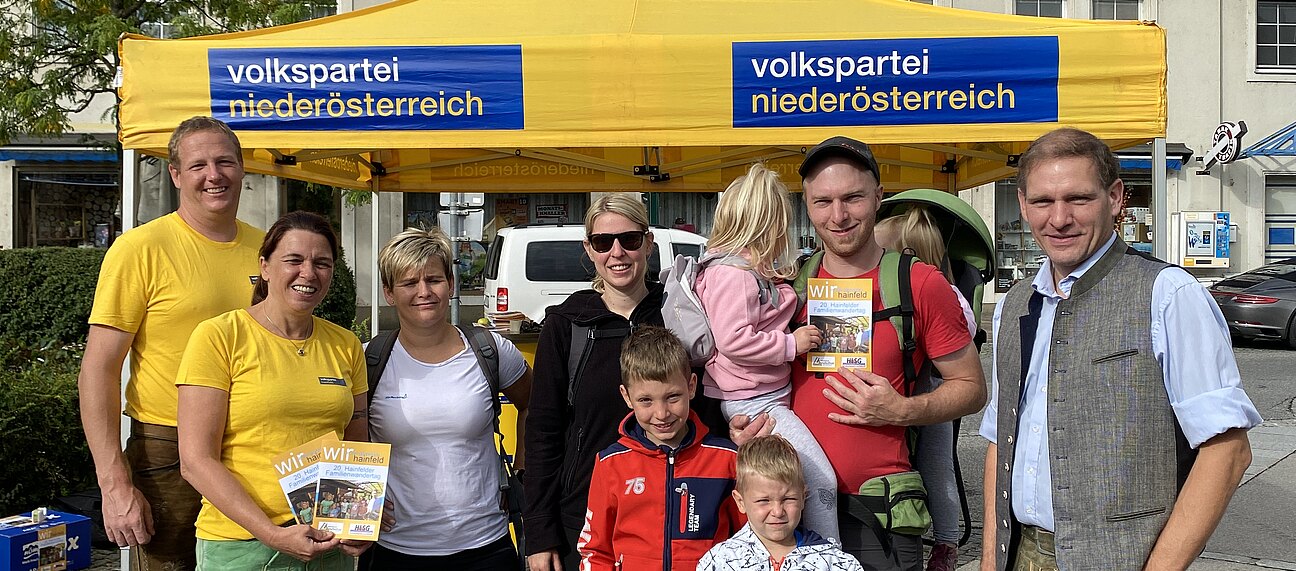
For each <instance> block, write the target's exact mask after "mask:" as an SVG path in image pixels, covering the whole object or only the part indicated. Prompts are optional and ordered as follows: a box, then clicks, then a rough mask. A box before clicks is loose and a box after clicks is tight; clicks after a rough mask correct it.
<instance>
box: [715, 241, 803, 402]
mask: <svg viewBox="0 0 1296 571" xmlns="http://www.w3.org/2000/svg"><path fill="white" fill-rule="evenodd" d="M693 291H695V292H696V293H697V295H698V299H700V300H702V310H703V311H705V312H706V315H707V320H708V321H710V324H711V334H712V335H713V336H714V337H715V344H716V354H715V356H713V357H711V360H710V361H707V364H706V374H705V375H703V377H702V391H703V393H704V394H706V395H707V396H709V397H712V398H719V399H723V400H742V399H746V398H751V397H754V396H758V395H763V394H767V393H770V392H772V391H775V390H778V389H780V388H783V387H784V386H786V385H787V384H788V381H789V374H790V373H791V372H792V366H791V364H790V361H791V360H792V359H793V358H795V357H796V339H795V338H793V337H792V334H791V333H789V332H788V323H789V322H790V321H791V320H792V314H793V312H795V311H796V305H797V301H796V292H794V291H792V286H790V285H788V284H786V283H780V284H778V293H779V295H778V301H777V304H776V305H775V304H771V303H766V304H764V305H762V304H761V303H760V296H759V290H758V289H757V285H756V276H754V275H752V273H751V272H749V271H747V270H745V269H742V268H737V267H733V266H726V265H722V264H710V265H708V266H707V267H706V269H704V270H703V271H702V274H701V275H700V276H698V279H697V282H696V283H695V284H694V286H693Z"/></svg>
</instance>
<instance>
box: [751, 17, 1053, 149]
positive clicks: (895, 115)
mask: <svg viewBox="0 0 1296 571" xmlns="http://www.w3.org/2000/svg"><path fill="white" fill-rule="evenodd" d="M1057 93H1058V39H1057V37H1056V36H1031V37H988V38H926V39H886V40H817V41H789V42H735V43H734V44H733V126H734V127H844V126H852V125H931V124H946V123H1033V122H1054V121H1057V116H1058V102H1057V101H1058V95H1057Z"/></svg>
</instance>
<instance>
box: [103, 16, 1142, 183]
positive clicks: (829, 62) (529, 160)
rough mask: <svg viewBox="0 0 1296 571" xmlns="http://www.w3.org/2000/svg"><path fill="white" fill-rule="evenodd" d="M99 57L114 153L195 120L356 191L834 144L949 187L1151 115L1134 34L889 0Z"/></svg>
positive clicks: (631, 170) (654, 177)
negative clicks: (1046, 144) (109, 93)
mask: <svg viewBox="0 0 1296 571" xmlns="http://www.w3.org/2000/svg"><path fill="white" fill-rule="evenodd" d="M120 52H121V61H122V67H123V77H122V79H123V82H122V86H121V89H120V94H121V97H122V104H121V108H120V112H121V125H122V130H121V133H120V136H121V140H122V143H123V144H124V146H125V147H126V148H127V149H137V150H139V151H140V152H143V153H146V154H152V155H157V156H165V154H166V143H167V139H168V137H169V136H170V132H171V130H172V129H174V127H175V126H176V125H177V124H178V123H179V122H180V121H182V120H183V119H185V118H188V117H190V116H194V115H213V116H215V117H217V118H220V119H222V120H225V121H227V122H229V123H230V124H231V126H233V128H234V129H235V130H236V131H237V132H238V134H239V137H240V138H241V140H242V142H243V144H244V147H245V158H246V164H247V169H248V170H249V171H251V172H257V173H263V174H272V175H278V176H284V177H291V178H297V179H303V180H309V181H314V182H320V183H324V184H330V185H334V186H341V187H347V188H355V189H372V190H392V191H433V192H435V191H447V192H490V191H498V192H527V191H535V192H558V191H562V192H582V191H614V190H626V191H648V192H662V191H716V190H721V189H723V187H724V185H725V183H726V182H727V181H729V180H731V179H732V178H733V177H734V176H736V175H737V174H739V173H740V172H741V171H742V170H743V168H744V167H745V166H746V165H747V164H748V163H750V162H752V161H753V160H756V159H763V160H766V161H768V162H769V163H770V164H772V165H773V166H774V168H776V169H778V170H780V171H781V172H783V173H784V178H785V180H787V181H788V182H789V183H792V185H793V186H794V187H795V186H796V184H797V183H798V182H799V177H797V176H795V175H794V173H795V170H796V165H797V164H798V163H799V161H800V157H801V154H802V153H803V152H804V149H805V148H807V147H809V146H811V145H813V144H814V143H816V142H818V141H820V140H822V139H824V138H826V137H828V136H831V135H837V134H846V135H850V136H853V137H856V138H858V139H861V140H863V141H866V142H868V143H870V144H873V145H875V147H874V148H875V152H876V154H877V155H878V159H879V162H880V163H881V164H882V170H883V173H882V178H883V183H884V184H885V185H886V187H887V188H888V190H903V189H907V188H915V187H934V188H941V189H945V190H951V191H952V190H957V189H963V188H969V187H972V186H976V185H979V184H984V183H986V182H990V181H993V180H995V179H998V178H1002V177H1004V176H1008V175H1010V174H1011V173H1012V172H1013V168H1012V164H1013V159H1014V155H1016V154H1017V153H1020V152H1021V151H1022V150H1023V149H1024V148H1025V145H1026V143H1027V142H1029V141H1031V140H1032V139H1034V138H1035V137H1037V136H1038V135H1040V134H1042V133H1044V132H1046V131H1048V130H1050V129H1053V128H1055V127H1057V126H1061V125H1073V126H1077V127H1080V128H1083V129H1086V130H1089V131H1091V132H1093V133H1095V134H1097V135H1098V136H1099V137H1101V138H1103V139H1104V140H1106V141H1107V142H1108V143H1109V144H1110V145H1111V146H1112V147H1113V148H1121V147H1124V146H1128V145H1132V144H1135V143H1140V142H1145V141H1147V140H1149V139H1151V138H1154V137H1163V136H1164V133H1165V125H1166V97H1165V81H1166V64H1165V37H1164V33H1163V32H1162V30H1161V29H1159V28H1157V27H1156V26H1154V25H1151V24H1148V23H1138V22H1091V21H1077V20H1065V19H1056V18H1031V17H1019V16H1004V15H998V14H990V13H982V12H974V11H965V10H956V9H949V8H937V7H931V6H926V5H921V4H916V3H912V2H907V1H902V0H814V1H801V0H651V1H642V2H636V1H631V0H602V1H597V2H591V1H581V2H569V3H553V2H541V1H538V0H435V1H434V0H396V1H393V2H389V3H386V4H382V5H379V6H376V7H373V8H370V9H366V10H360V11H356V12H352V13H347V14H342V15H338V16H334V17H330V18H324V19H321V20H313V21H310V22H304V23H300V24H294V25H289V26H282V27H277V28H269V29H265V30H256V31H250V32H242V33H234V34H224V35H216V36H205V37H198V38H188V39H182V40H155V39H150V38H145V37H140V36H133V35H132V36H126V37H124V38H123V39H122V41H121V43H120Z"/></svg>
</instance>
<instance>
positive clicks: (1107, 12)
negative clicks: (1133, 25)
mask: <svg viewBox="0 0 1296 571" xmlns="http://www.w3.org/2000/svg"><path fill="white" fill-rule="evenodd" d="M1142 18H1143V0H1093V19H1095V20H1139V19H1142Z"/></svg>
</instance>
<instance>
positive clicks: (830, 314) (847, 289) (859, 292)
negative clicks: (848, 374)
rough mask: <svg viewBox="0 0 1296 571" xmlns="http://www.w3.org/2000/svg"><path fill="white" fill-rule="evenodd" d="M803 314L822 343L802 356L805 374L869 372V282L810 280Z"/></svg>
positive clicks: (870, 294)
mask: <svg viewBox="0 0 1296 571" xmlns="http://www.w3.org/2000/svg"><path fill="white" fill-rule="evenodd" d="M806 292H807V298H806V314H807V316H808V317H809V321H810V325H813V326H815V327H818V328H819V332H820V333H821V334H822V335H823V343H822V344H821V345H819V346H818V347H816V348H813V349H811V350H810V352H809V353H808V354H806V370H807V371H811V372H831V371H836V370H838V369H841V368H842V367H850V368H852V369H864V370H866V371H872V370H873V355H872V347H873V280H871V279H862V280H861V279H855V280H839V279H822V278H811V279H810V281H809V283H808V284H807V288H806Z"/></svg>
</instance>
